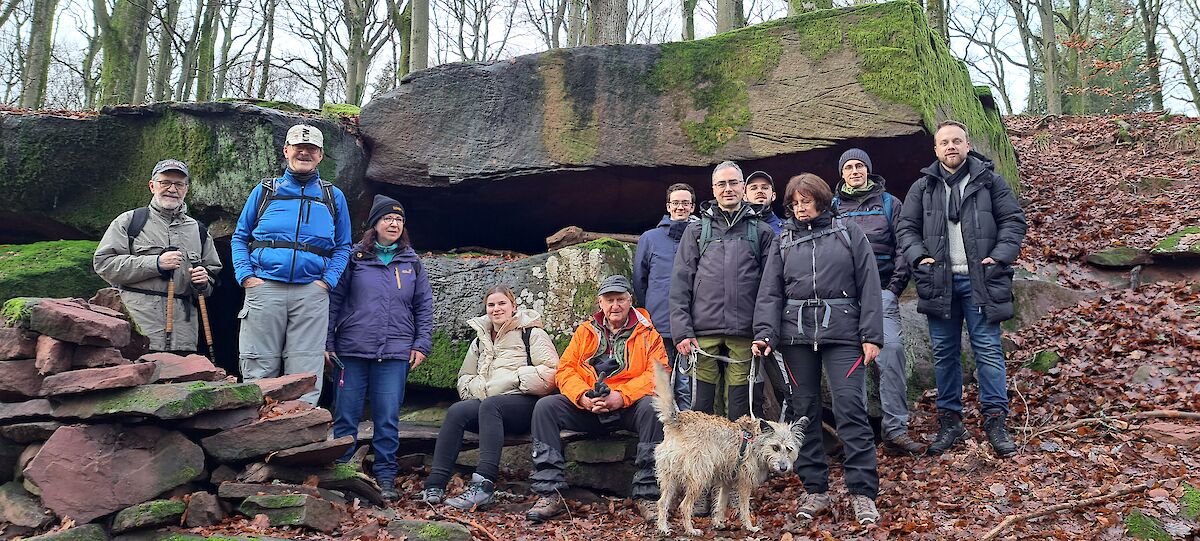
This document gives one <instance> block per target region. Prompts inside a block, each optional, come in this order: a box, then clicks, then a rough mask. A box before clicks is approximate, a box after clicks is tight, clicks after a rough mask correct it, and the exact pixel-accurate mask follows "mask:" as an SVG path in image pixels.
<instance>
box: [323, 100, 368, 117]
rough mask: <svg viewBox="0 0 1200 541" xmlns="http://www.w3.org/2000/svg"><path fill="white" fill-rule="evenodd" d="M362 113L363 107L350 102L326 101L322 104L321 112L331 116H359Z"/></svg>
mask: <svg viewBox="0 0 1200 541" xmlns="http://www.w3.org/2000/svg"><path fill="white" fill-rule="evenodd" d="M360 113H362V107H359V106H357V105H352V104H349V103H326V104H325V105H322V106H321V114H322V115H325V116H327V117H330V118H338V117H343V116H358V115H359V114H360Z"/></svg>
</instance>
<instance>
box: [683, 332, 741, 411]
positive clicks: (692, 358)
mask: <svg viewBox="0 0 1200 541" xmlns="http://www.w3.org/2000/svg"><path fill="white" fill-rule="evenodd" d="M699 355H703V356H705V357H708V358H710V359H715V360H717V361H720V362H723V363H727V364H740V363H746V362H748V363H750V374H749V375H748V376H747V382H746V384H747V386H748V400H749V402H750V418H751V419H754V420H755V421H757V420H758V416H756V415H754V377H755V370H754V367H755V365H756V364H757V363H756V362H755V361H757V360H758V359H759V358H760V357H759V356H757V355H756V356H753V357H751V358H749V359H746V360H744V361H739V360H737V359H732V358H729V357H726V356H724V355H714V354H712V353H709V352H707V351H704V350H703V349H700V348H692V351H691V352H690V353H688V368H689V369H690V372H691V374H692V400H693V401H694V400H696V380H697V379H699V378H697V374H696V372H695V368H696V359H697V358H698V356H699ZM676 362H679V361H678V360H677V361H676ZM726 407H728V405H726Z"/></svg>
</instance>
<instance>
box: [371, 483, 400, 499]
mask: <svg viewBox="0 0 1200 541" xmlns="http://www.w3.org/2000/svg"><path fill="white" fill-rule="evenodd" d="M376 481H377V482H378V483H379V495H380V496H383V499H384V500H385V501H389V502H394V501H396V500H399V499H400V493H399V492H396V480H395V479H376Z"/></svg>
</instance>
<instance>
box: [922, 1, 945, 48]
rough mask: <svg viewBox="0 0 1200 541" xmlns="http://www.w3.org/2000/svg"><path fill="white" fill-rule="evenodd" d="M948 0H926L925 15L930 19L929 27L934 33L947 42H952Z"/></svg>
mask: <svg viewBox="0 0 1200 541" xmlns="http://www.w3.org/2000/svg"><path fill="white" fill-rule="evenodd" d="M946 8H947V6H946V0H925V17H926V18H927V19H929V27H930V28H932V29H933V33H935V34H937V35H939V36H941V37H942V41H943V42H945V43H946V44H949V43H950V23H949V19H948V17H949V14H948V13H946V11H947V9H946Z"/></svg>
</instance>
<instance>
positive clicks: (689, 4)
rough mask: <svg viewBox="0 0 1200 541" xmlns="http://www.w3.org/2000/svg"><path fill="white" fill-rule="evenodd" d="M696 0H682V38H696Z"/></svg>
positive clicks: (690, 39)
mask: <svg viewBox="0 0 1200 541" xmlns="http://www.w3.org/2000/svg"><path fill="white" fill-rule="evenodd" d="M697 1H698V0H683V3H682V5H683V40H684V41H692V40H694V39H696V2H697Z"/></svg>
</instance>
